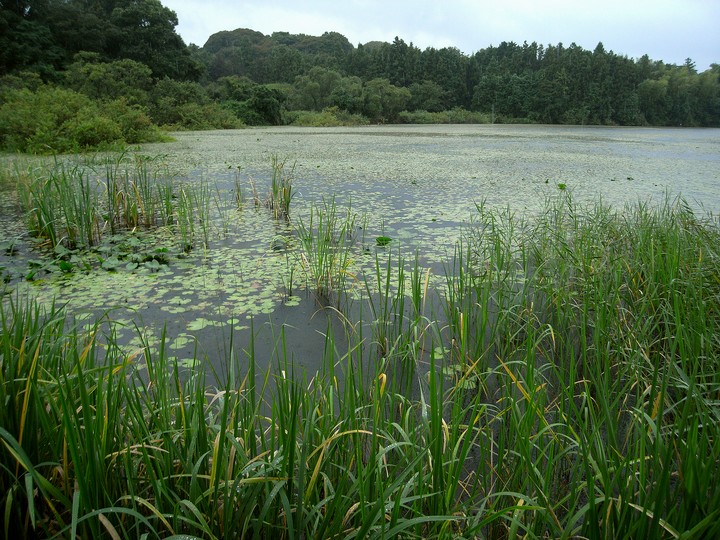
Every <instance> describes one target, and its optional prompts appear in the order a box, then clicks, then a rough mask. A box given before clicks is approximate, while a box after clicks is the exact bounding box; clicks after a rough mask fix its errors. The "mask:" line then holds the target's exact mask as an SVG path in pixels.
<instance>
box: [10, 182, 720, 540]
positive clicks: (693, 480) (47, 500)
mask: <svg viewBox="0 0 720 540" xmlns="http://www.w3.org/2000/svg"><path fill="white" fill-rule="evenodd" d="M326 210H327V212H329V213H332V212H333V208H332V206H330V207H328V208H327V209H326ZM316 212H320V209H318V210H316ZM336 217H337V216H336ZM328 219H329V218H328V216H327V215H325V214H323V215H322V216H319V215H318V214H315V215H314V217H313V219H312V221H311V223H312V225H305V226H303V227H304V229H303V230H304V231H305V233H306V235H305V236H306V239H305V240H304V241H306V242H308V244H307V246H304V247H305V249H308V247H310V248H312V249H313V250H315V252H317V253H320V252H321V249H320V247H318V246H319V241H320V240H321V239H322V240H323V241H325V239H327V244H326V246H325V245H324V247H323V248H322V249H326V251H325V252H324V253H326V255H327V257H333V256H338V254H337V253H336V252H335V249H336V247H337V246H338V245H339V244H338V243H337V242H338V239H339V236H338V235H337V233H338V232H339V231H342V230H343V227H344V226H345V224H346V221H345V220H344V219H343V220H340V221H336V222H335V225H334V226H332V227H330V226H329V221H328ZM321 223H322V226H321ZM348 230H350V229H348ZM323 231H325V232H323ZM328 231H330V232H331V233H332V234H329V235H326V234H325V233H327V232H328ZM300 237H301V242H302V241H303V235H302V234H300ZM719 248H720V229H718V224H717V223H716V222H712V221H710V220H706V219H704V218H700V217H698V216H696V215H694V214H693V212H691V211H690V209H689V208H688V207H687V206H686V205H685V204H684V203H683V202H682V201H681V200H678V201H666V202H665V204H664V205H660V206H659V207H653V208H650V207H649V206H646V205H638V206H633V207H628V208H624V209H620V210H613V209H611V208H609V207H607V206H604V205H602V204H599V203H598V204H595V205H588V206H580V205H577V204H576V203H575V202H574V201H573V199H572V197H571V195H570V194H568V193H563V194H562V195H561V196H560V197H559V198H558V199H556V200H551V201H548V202H547V205H546V208H545V209H544V211H542V212H541V213H540V214H539V215H537V216H533V217H527V216H526V217H520V216H516V215H514V214H512V213H511V212H508V211H503V210H490V209H488V208H486V207H484V206H482V205H480V206H479V208H478V220H477V223H476V224H474V225H473V226H472V227H471V228H470V229H469V230H468V234H467V235H466V237H465V238H464V240H463V243H462V245H461V246H458V250H457V252H456V254H455V256H454V258H453V260H452V261H450V262H449V263H448V266H447V272H448V277H447V278H446V287H445V289H444V291H439V292H438V294H439V295H440V296H439V300H435V301H440V302H442V305H441V306H435V307H437V310H436V309H435V308H434V307H433V306H428V304H430V297H431V292H430V291H429V290H428V283H429V279H428V276H429V274H428V273H427V271H425V270H422V269H421V268H420V265H419V262H418V260H416V261H415V263H414V265H413V264H411V265H409V268H408V267H407V265H406V264H405V262H404V261H403V260H402V257H401V256H398V258H397V259H395V262H393V261H392V259H390V260H388V262H386V263H381V262H380V260H379V259H378V260H377V262H376V265H375V270H374V275H370V276H369V277H368V281H367V283H366V284H365V291H366V292H367V294H368V296H369V297H371V298H370V299H368V302H369V305H370V307H369V310H370V311H369V313H368V312H367V311H364V313H363V314H364V315H366V316H370V318H371V320H368V321H365V322H367V323H368V324H370V327H371V330H370V332H367V331H366V330H365V329H364V328H366V325H365V324H363V322H362V321H351V320H350V316H351V314H350V312H347V313H345V314H344V320H345V321H346V328H347V336H346V338H347V339H344V340H340V339H335V337H334V334H333V327H332V325H329V326H328V329H327V332H326V343H325V347H324V349H323V350H322V351H318V355H322V359H323V367H322V369H321V370H320V371H319V372H318V373H316V374H312V373H311V374H306V373H303V372H301V371H299V368H297V366H295V365H294V364H293V362H292V353H291V352H289V351H290V350H291V348H292V344H291V343H288V342H287V340H286V336H285V332H284V328H283V327H278V328H275V329H274V331H275V334H274V335H275V337H276V340H275V341H276V346H275V349H274V351H273V352H272V357H273V360H274V367H273V368H271V369H270V370H269V371H267V372H265V373H259V372H258V371H257V367H256V366H257V365H258V364H259V363H260V361H261V360H263V359H261V358H259V357H258V352H257V351H256V350H255V348H254V344H253V341H252V340H251V341H250V343H249V344H248V345H247V346H246V347H245V349H244V351H240V348H239V346H238V345H237V344H235V343H234V342H233V341H232V339H231V341H230V344H229V346H228V347H227V348H226V350H227V351H228V352H227V353H226V357H225V358H224V364H225V367H224V369H223V373H224V375H223V376H222V377H219V378H218V381H219V382H218V383H217V385H216V386H215V387H210V386H209V384H208V380H207V379H206V376H205V373H206V368H205V364H206V363H207V359H205V358H203V357H201V356H199V355H198V356H196V358H195V365H194V366H192V367H190V368H186V367H180V366H179V365H178V364H177V363H176V362H175V361H174V360H173V359H172V358H171V357H170V356H169V354H168V348H167V345H166V342H167V341H168V340H166V339H165V336H164V335H161V336H160V344H159V346H158V348H157V349H154V348H151V347H150V345H149V337H146V336H144V335H142V334H141V336H142V337H143V340H144V341H143V345H142V346H141V347H140V348H139V349H137V350H126V349H124V348H122V347H121V346H120V345H119V343H118V342H117V339H116V337H115V333H114V330H113V325H112V323H109V322H103V321H99V322H98V323H97V324H96V325H95V326H94V327H92V328H91V329H90V330H89V331H86V330H80V329H79V328H77V327H75V326H74V325H73V324H72V321H71V320H70V319H69V318H68V317H67V315H66V314H65V312H64V310H63V309H62V308H60V307H57V306H50V307H48V308H46V309H43V308H40V307H38V306H36V305H35V304H33V303H32V302H30V301H23V300H19V299H8V298H6V299H5V301H4V302H3V303H2V304H0V321H1V322H2V334H1V335H0V336H1V337H0V355H1V356H0V358H1V359H2V363H1V364H0V367H1V369H0V398H1V399H2V400H3V404H5V405H6V406H3V407H2V408H0V464H1V467H0V507H2V508H3V512H2V527H3V534H4V535H5V536H6V537H18V538H26V537H35V536H43V537H62V538H64V537H72V538H75V537H92V538H103V537H107V538H117V537H142V536H144V535H145V536H147V537H156V536H160V537H166V536H172V535H193V536H197V537H203V538H224V537H228V536H235V537H248V538H266V537H277V538H340V537H342V538H393V537H402V538H518V537H523V538H577V537H583V538H680V537H682V538H712V537H717V536H718V535H719V534H720V528H719V526H718V523H719V522H720V519H719V518H720V488H719V487H718V485H720V484H719V483H718V471H719V470H720V450H719V449H720V444H719V443H718V434H719V432H720V409H719V408H718V401H719V399H720V374H719V373H720V370H719V369H718V368H719V366H718V358H720V354H719V353H720V338H719V337H718V336H720V328H719V326H720V324H719V323H720V310H719V309H718V306H720V279H718V270H717V269H718V268H719V267H720V264H718V263H719V262H720V261H719V257H720V251H719ZM321 254H322V253H321ZM347 256H348V257H349V255H347ZM306 257H309V256H308V255H306ZM346 260H347V259H346ZM308 268H313V266H311V263H308ZM316 268H317V269H318V275H319V276H321V280H320V281H319V284H320V286H322V287H323V290H325V291H337V292H342V291H343V289H346V288H347V287H349V286H354V285H355V282H354V281H352V282H350V281H348V280H347V278H343V276H342V272H345V271H346V269H347V266H343V265H342V264H340V265H339V266H337V265H336V266H331V267H329V268H330V269H329V270H328V267H326V266H324V265H318V266H316ZM308 271H309V272H310V270H308ZM309 275H312V274H309ZM325 275H329V277H327V281H326V278H325V277H324V276H325ZM313 279H314V278H313ZM358 279H359V278H358ZM316 285H317V284H316ZM435 311H437V313H436V312H435ZM340 343H346V348H341V347H340ZM198 350H199V349H198ZM403 358H406V359H410V361H411V363H413V370H412V373H411V374H410V376H412V377H414V384H413V385H412V387H411V388H409V387H408V385H404V384H403V385H400V384H394V383H393V378H394V375H395V371H393V370H394V369H395V365H394V364H393V361H398V360H399V359H403ZM420 358H422V359H424V360H423V361H422V362H420V361H418V359H420ZM455 366H459V367H455ZM215 375H216V376H217V374H215Z"/></svg>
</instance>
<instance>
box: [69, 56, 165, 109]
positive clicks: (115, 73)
mask: <svg viewBox="0 0 720 540" xmlns="http://www.w3.org/2000/svg"><path fill="white" fill-rule="evenodd" d="M65 80H66V82H67V85H68V86H69V87H70V88H72V89H74V90H77V91H78V92H81V93H83V94H85V95H86V96H89V97H91V98H93V99H98V100H105V101H112V100H114V99H119V98H125V99H126V100H127V102H128V103H130V104H131V105H142V106H145V105H147V104H148V92H149V91H150V89H151V88H152V86H153V80H152V72H151V71H150V68H149V67H148V66H146V65H145V64H142V63H140V62H136V61H135V60H128V59H124V60H115V61H113V62H101V61H100V55H99V54H97V53H79V54H77V55H76V57H75V62H73V63H72V64H71V65H70V67H69V68H68V69H67V71H66V72H65Z"/></svg>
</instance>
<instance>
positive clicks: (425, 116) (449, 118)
mask: <svg viewBox="0 0 720 540" xmlns="http://www.w3.org/2000/svg"><path fill="white" fill-rule="evenodd" d="M491 121H492V119H491V116H490V115H489V114H487V113H482V112H475V111H468V110H466V109H463V108H460V107H455V108H454V109H450V110H448V111H442V112H428V111H413V112H409V111H403V112H401V113H400V122H401V123H403V124H490V123H491Z"/></svg>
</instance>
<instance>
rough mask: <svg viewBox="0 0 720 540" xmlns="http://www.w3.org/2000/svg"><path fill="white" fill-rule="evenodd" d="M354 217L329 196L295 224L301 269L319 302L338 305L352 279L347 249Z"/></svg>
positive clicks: (353, 226) (348, 249)
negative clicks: (306, 216) (306, 217)
mask: <svg viewBox="0 0 720 540" xmlns="http://www.w3.org/2000/svg"><path fill="white" fill-rule="evenodd" d="M356 220H357V215H356V214H354V213H353V212H352V209H351V208H349V207H348V208H347V209H346V210H345V212H342V211H339V210H338V208H337V206H336V205H335V199H331V200H330V201H323V204H322V206H319V205H313V206H312V207H311V208H310V216H309V218H308V219H307V220H303V219H298V220H297V222H296V223H295V229H296V231H297V235H298V238H299V240H300V247H301V251H300V253H299V257H300V264H301V268H302V271H303V272H304V273H305V277H306V280H307V282H308V284H309V287H310V288H311V289H312V290H313V291H314V292H315V294H316V297H317V298H318V300H319V301H321V302H330V303H332V301H333V300H334V301H335V302H336V303H337V304H338V305H339V303H340V302H341V301H342V294H343V292H344V291H345V290H347V289H348V288H349V286H351V284H352V282H353V278H354V274H353V273H352V272H351V264H352V258H351V255H350V248H351V247H352V245H353V243H354V233H355V227H356V225H355V223H356Z"/></svg>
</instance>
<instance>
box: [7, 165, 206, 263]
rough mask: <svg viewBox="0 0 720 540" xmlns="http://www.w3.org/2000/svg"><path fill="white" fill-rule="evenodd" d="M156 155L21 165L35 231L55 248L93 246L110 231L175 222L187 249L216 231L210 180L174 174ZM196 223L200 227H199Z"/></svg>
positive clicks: (22, 195) (24, 203) (23, 197)
mask: <svg viewBox="0 0 720 540" xmlns="http://www.w3.org/2000/svg"><path fill="white" fill-rule="evenodd" d="M155 161H156V160H155V159H154V158H149V157H146V156H135V157H134V158H133V159H130V160H129V159H127V157H126V156H125V155H124V154H123V155H121V156H119V157H117V158H108V159H107V160H105V161H104V163H102V164H101V166H100V169H101V170H100V172H98V171H96V168H95V165H96V164H92V163H91V164H86V165H80V164H77V165H68V164H65V163H63V162H60V161H56V162H55V163H53V164H51V165H47V166H40V167H35V168H30V169H29V170H27V171H16V172H15V175H14V176H15V180H16V184H17V186H18V196H19V200H20V204H21V207H22V208H23V209H24V211H25V212H26V216H27V225H28V229H29V231H30V233H31V234H32V235H34V236H35V237H37V238H39V239H40V240H41V241H43V242H45V243H47V244H48V245H49V246H50V247H52V248H55V247H57V246H58V245H60V246H62V247H64V248H67V249H88V248H92V247H93V246H96V245H97V244H99V243H100V242H101V241H102V239H103V237H104V236H105V235H107V234H110V235H114V234H118V233H122V232H126V231H131V230H135V229H138V228H140V229H146V230H152V229H156V228H158V227H168V226H171V230H172V231H173V232H174V233H175V235H176V237H177V239H178V243H179V244H180V245H181V247H182V248H183V249H185V250H186V251H188V250H190V249H192V247H193V245H194V244H195V243H197V242H198V241H199V240H200V241H202V242H203V243H204V245H206V246H207V245H208V243H209V240H210V234H211V219H212V218H211V215H210V213H211V209H210V202H211V197H210V189H209V186H208V184H207V182H200V183H196V184H194V185H185V184H180V183H177V182H175V181H174V180H173V178H172V176H170V175H169V174H168V173H167V171H165V170H164V169H163V167H162V164H158V163H156V162H155ZM196 225H197V228H196Z"/></svg>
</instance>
